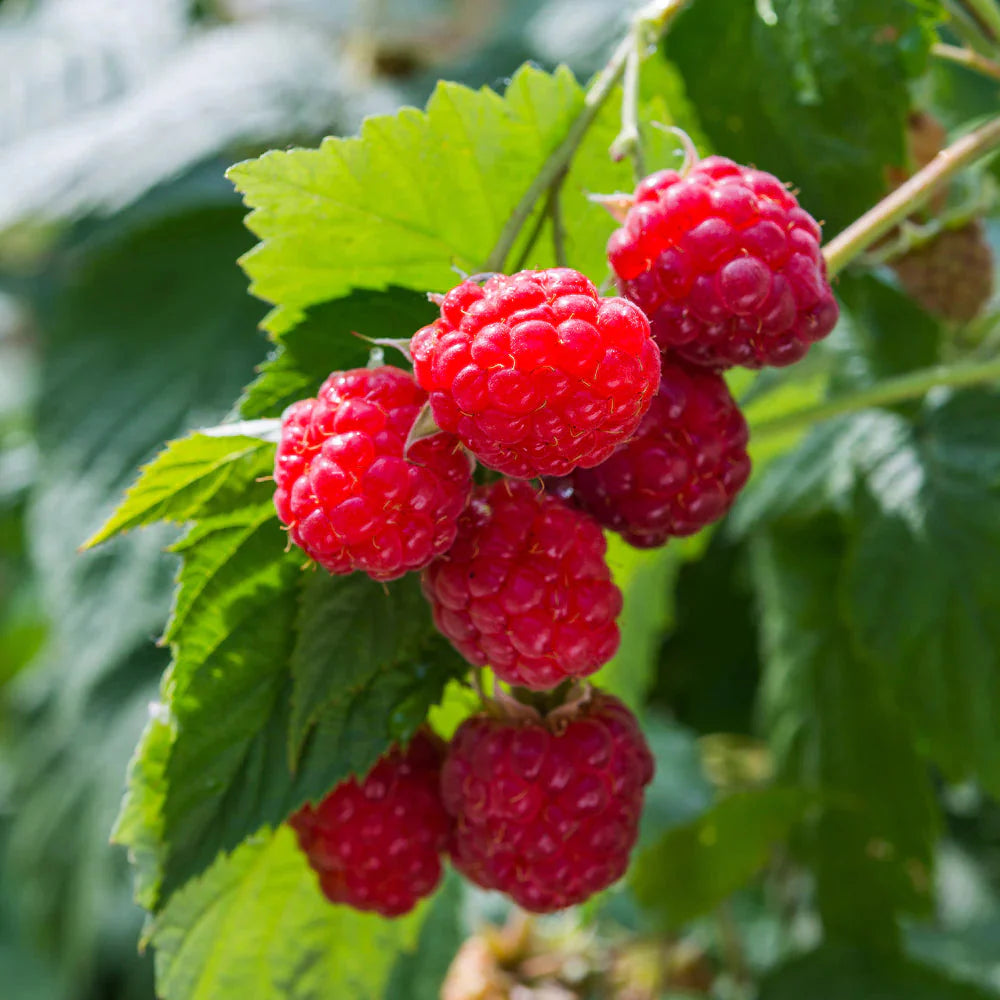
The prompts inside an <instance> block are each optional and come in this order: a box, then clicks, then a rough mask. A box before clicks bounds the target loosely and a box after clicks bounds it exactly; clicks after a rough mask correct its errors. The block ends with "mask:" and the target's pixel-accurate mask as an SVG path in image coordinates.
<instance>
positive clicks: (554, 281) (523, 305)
mask: <svg viewBox="0 0 1000 1000" xmlns="http://www.w3.org/2000/svg"><path fill="white" fill-rule="evenodd" d="M410 347H411V351H412V354H413V368H414V373H415V375H416V378H417V381H418V382H419V383H420V385H421V386H422V387H423V388H424V389H425V390H426V391H427V392H428V393H429V394H430V401H431V410H432V412H433V414H434V419H435V421H436V422H437V425H438V426H439V427H441V428H442V429H443V430H446V431H448V432H449V433H452V434H456V435H457V436H458V437H459V438H460V439H461V440H462V442H463V444H465V446H466V447H467V448H469V450H470V451H472V452H473V453H474V454H475V455H476V457H477V458H478V459H479V460H480V461H482V462H483V463H484V464H485V465H488V466H489V467H490V468H492V469H496V470H497V471H499V472H503V473H505V474H506V475H508V476H515V477H518V478H531V477H533V476H540V475H565V474H566V473H568V472H570V471H572V470H573V469H574V468H576V467H577V466H583V467H588V466H592V465H597V464H599V463H600V462H603V461H604V459H605V458H607V457H608V455H610V454H611V452H612V451H613V450H614V448H615V446H616V445H618V444H620V443H621V442H622V441H625V440H627V439H628V438H629V437H630V436H631V435H632V433H633V432H634V431H635V429H636V427H637V426H638V424H639V421H640V420H641V419H642V417H643V414H645V412H646V410H647V409H648V408H649V404H650V401H651V400H652V398H653V394H654V393H655V392H656V386H657V384H658V382H659V377H660V359H659V354H658V351H657V349H656V344H655V343H654V342H653V340H652V338H651V337H650V331H649V322H648V320H647V319H646V317H645V315H643V313H642V310H641V309H638V308H636V307H635V306H634V305H633V304H632V303H630V302H627V301H625V300H624V299H621V298H607V299H602V298H600V297H599V296H598V294H597V289H596V288H595V287H594V285H593V283H592V282H591V281H590V280H589V279H588V278H586V277H585V276H584V275H582V274H580V273H579V272H578V271H573V270H571V269H570V268H558V267H557V268H550V269H548V270H542V271H520V272H518V273H517V274H513V275H502V274H498V275H494V276H492V277H490V278H489V279H488V280H487V281H486V282H485V283H484V284H482V285H480V284H478V283H477V282H476V281H473V280H467V281H464V282H462V284H460V285H458V286H457V287H456V288H453V289H452V290H451V291H450V292H449V293H448V294H447V295H446V296H445V297H444V299H443V300H442V303H441V317H440V319H438V320H436V321H435V322H434V323H432V324H431V325H430V326H426V327H424V328H423V329H422V330H419V331H418V332H417V333H416V334H415V335H414V337H413V339H412V341H411V345H410Z"/></svg>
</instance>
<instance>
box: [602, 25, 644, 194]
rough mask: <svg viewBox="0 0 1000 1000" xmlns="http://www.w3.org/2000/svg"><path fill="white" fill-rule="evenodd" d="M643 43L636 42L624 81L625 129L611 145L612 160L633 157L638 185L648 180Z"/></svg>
mask: <svg viewBox="0 0 1000 1000" xmlns="http://www.w3.org/2000/svg"><path fill="white" fill-rule="evenodd" d="M643 47H644V42H643V40H642V39H641V38H640V37H638V33H637V37H636V38H635V41H634V44H633V48H632V51H631V52H630V53H629V54H628V57H627V58H626V60H625V76H624V79H623V80H622V125H621V130H620V131H619V132H618V135H616V136H615V139H614V142H612V143H611V149H610V153H611V159H612V160H614V161H615V162H616V163H617V162H618V161H620V160H624V159H625V157H626V156H627V157H629V158H630V159H631V160H632V169H633V171H634V172H635V179H636V182H637V183H638V182H639V181H641V180H642V178H643V177H645V176H646V165H645V163H644V157H643V154H642V135H641V134H640V132H639V68H640V66H641V65H642V52H641V49H642V48H643Z"/></svg>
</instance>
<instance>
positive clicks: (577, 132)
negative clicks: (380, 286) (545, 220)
mask: <svg viewBox="0 0 1000 1000" xmlns="http://www.w3.org/2000/svg"><path fill="white" fill-rule="evenodd" d="M687 2H688V0H653V2H652V3H650V4H647V5H646V6H645V7H643V8H641V9H640V10H639V11H638V12H637V13H636V15H635V17H634V18H633V19H632V23H631V25H630V27H629V30H628V33H627V34H626V35H625V37H624V38H623V39H622V40H621V42H619V44H618V46H617V47H616V48H615V50H614V52H613V53H612V54H611V58H610V59H609V60H608V62H607V65H605V67H604V68H603V69H602V70H601V71H600V73H598V74H597V76H596V77H595V78H594V81H593V83H591V85H590V87H589V88H588V90H587V93H586V96H585V97H584V100H583V109H582V110H581V111H580V113H579V114H578V115H577V116H576V118H575V119H574V120H573V124H572V125H570V127H569V130H568V131H567V132H566V135H565V136H564V137H563V140H562V142H561V143H559V145H558V146H556V148H555V149H554V150H553V151H552V152H551V153H550V154H549V157H548V159H547V160H546V161H545V162H544V163H543V164H542V167H541V169H540V170H539V171H538V173H537V174H536V175H535V179H534V180H533V181H532V182H531V184H530V185H529V186H528V189H527V190H526V191H525V192H524V194H523V195H522V196H521V200H520V201H519V202H518V203H517V204H516V205H515V206H514V210H513V211H512V212H511V213H510V217H509V218H508V219H507V221H506V222H505V223H504V227H503V229H502V230H501V231H500V236H499V237H498V238H497V242H496V245H495V246H494V247H493V249H492V250H491V251H490V255H489V257H487V258H486V263H485V264H484V265H483V269H484V270H486V271H503V269H504V265H505V264H506V262H507V256H508V255H509V254H510V251H511V249H512V248H513V246H514V244H515V242H516V241H517V237H518V235H519V234H520V232H521V229H522V228H523V227H524V225H525V223H526V222H527V221H528V219H530V218H531V213H532V211H533V210H534V208H535V205H536V204H537V202H538V199H539V198H540V197H541V196H542V195H543V194H544V193H545V192H546V191H547V190H549V189H550V188H551V187H552V185H553V184H556V185H557V186H561V184H562V177H564V176H565V174H566V171H567V170H568V169H569V165H570V162H571V161H572V159H573V156H574V154H575V153H576V151H577V149H578V148H579V146H580V143H581V142H582V141H583V138H584V136H585V135H586V134H587V130H588V129H589V128H590V126H591V125H593V123H594V120H595V119H596V118H597V115H598V114H599V112H600V110H601V108H602V107H603V106H604V102H605V101H607V99H608V98H609V97H610V96H611V94H612V93H614V89H615V87H616V86H617V85H618V81H619V80H620V79H621V77H622V74H623V73H624V72H625V64H626V62H628V59H629V56H630V54H631V53H632V52H635V51H636V48H637V45H638V41H637V39H640V38H645V39H647V40H655V39H656V38H659V37H660V36H661V35H662V34H663V33H664V32H665V31H666V30H667V28H668V27H669V26H670V23H671V22H672V21H673V20H674V18H675V17H676V16H677V15H678V14H679V13H680V12H681V10H682V9H683V8H684V7H685V6H686V5H687Z"/></svg>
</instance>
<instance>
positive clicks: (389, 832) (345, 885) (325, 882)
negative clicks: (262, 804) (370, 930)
mask: <svg viewBox="0 0 1000 1000" xmlns="http://www.w3.org/2000/svg"><path fill="white" fill-rule="evenodd" d="M444 749H445V748H444V743H443V742H442V741H441V740H440V739H439V738H438V737H437V736H435V735H433V734H432V733H430V732H428V731H426V730H421V731H419V732H418V733H417V734H416V736H414V737H413V740H412V741H411V742H410V745H409V746H408V747H406V749H405V750H404V749H401V748H400V747H398V746H397V747H393V748H392V749H391V750H390V751H389V752H388V753H387V754H385V755H384V756H383V757H382V758H381V759H380V760H379V761H378V762H377V763H376V764H375V766H374V767H373V768H372V769H371V771H370V772H369V773H368V775H367V777H365V779H364V780H363V781H360V782H359V781H358V780H357V779H355V778H349V779H348V780H347V781H344V782H342V783H341V784H339V785H338V786H337V787H336V788H335V789H334V790H333V791H332V792H330V794H329V795H328V796H327V797H326V798H325V799H324V800H323V801H322V802H321V803H320V804H319V805H318V806H316V807H313V806H310V805H306V806H304V807H303V808H302V809H300V810H299V811H298V812H297V813H295V814H294V815H293V816H292V817H291V819H289V821H288V822H289V825H290V826H291V827H292V829H293V830H295V833H296V835H297V837H298V840H299V846H300V847H301V848H302V850H303V851H304V852H305V854H306V856H307V858H308V859H309V864H310V865H311V867H312V868H313V869H314V870H315V871H316V873H317V874H318V875H319V884H320V888H321V889H322V891H323V894H324V895H325V896H326V897H327V899H329V900H330V902H331V903H346V904H347V905H348V906H352V907H354V908H355V909H357V910H374V911H375V912H376V913H381V914H382V915H383V916H385V917H398V916H400V915H401V914H403V913H406V912H408V911H409V910H411V909H413V907H414V906H415V905H416V904H417V902H418V901H419V900H421V899H423V898H424V897H425V896H429V895H430V894H431V892H432V891H433V890H434V888H435V887H436V886H437V884H438V882H439V881H440V879H441V870H442V868H441V857H442V854H443V853H444V852H445V851H446V850H447V848H448V842H449V839H450V837H451V831H452V821H451V818H450V817H449V815H448V813H447V812H446V810H445V808H444V805H443V803H442V801H441V788H440V774H441V763H442V760H443V757H444Z"/></svg>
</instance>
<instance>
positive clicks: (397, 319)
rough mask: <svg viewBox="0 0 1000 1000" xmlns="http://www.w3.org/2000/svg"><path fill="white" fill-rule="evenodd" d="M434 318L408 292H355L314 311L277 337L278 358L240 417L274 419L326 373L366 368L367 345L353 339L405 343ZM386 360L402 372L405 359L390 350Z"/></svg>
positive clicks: (433, 310)
mask: <svg viewBox="0 0 1000 1000" xmlns="http://www.w3.org/2000/svg"><path fill="white" fill-rule="evenodd" d="M437 315H438V309H437V306H435V305H433V304H432V303H431V302H429V301H428V299H427V296H426V295H423V294H420V293H419V292H413V291H410V290H409V289H406V288H388V289H386V290H385V291H384V292H372V291H365V290H357V291H353V292H352V293H351V294H350V295H347V296H345V297H344V298H342V299H336V300H334V301H333V302H323V303H321V304H320V305H317V306H314V307H313V308H310V309H309V310H308V311H307V312H306V313H305V317H304V318H303V320H302V322H300V323H299V324H298V325H297V326H296V327H295V328H294V329H292V330H288V331H286V332H285V333H284V334H283V335H281V336H280V337H278V348H277V351H276V353H275V354H274V356H273V357H271V358H270V359H269V360H268V361H266V362H265V363H264V365H263V366H262V367H261V370H260V375H259V377H258V378H257V379H256V380H255V381H254V382H253V383H252V384H251V385H250V386H248V387H247V390H246V392H245V393H244V395H243V398H242V400H241V401H240V411H241V412H242V413H243V415H244V416H245V417H259V416H278V415H279V414H280V413H281V411H282V410H284V408H285V407H286V406H288V405H289V403H293V402H295V400H297V399H304V398H306V397H308V396H314V395H315V394H316V391H317V390H318V389H319V387H320V384H321V383H322V382H323V380H324V379H325V378H326V377H327V376H328V375H329V374H330V372H335V371H345V370H346V369H348V368H361V367H364V365H366V364H367V363H368V357H369V354H370V351H371V345H370V344H368V343H366V342H365V341H364V340H362V339H361V337H356V336H354V334H355V333H359V334H361V335H363V336H364V337H367V338H369V339H370V340H386V339H388V340H406V339H408V338H409V337H412V336H413V334H415V333H416V332H417V330H419V329H420V328H421V327H422V326H426V325H427V324H428V323H431V322H433V320H434V318H435V317H436V316H437ZM385 360H386V363H387V364H392V365H403V366H405V359H404V358H403V356H402V355H401V354H400V355H397V354H396V352H395V351H393V350H392V349H391V348H386V350H385Z"/></svg>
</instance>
